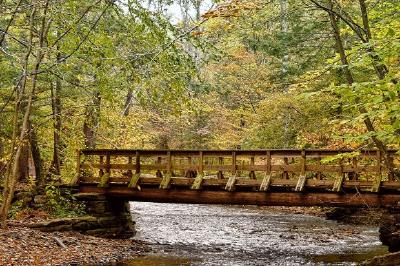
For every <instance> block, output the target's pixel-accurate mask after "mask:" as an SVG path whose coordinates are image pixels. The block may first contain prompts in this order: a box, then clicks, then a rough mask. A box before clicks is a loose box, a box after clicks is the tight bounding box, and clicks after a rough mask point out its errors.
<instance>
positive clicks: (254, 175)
mask: <svg viewBox="0 0 400 266" xmlns="http://www.w3.org/2000/svg"><path fill="white" fill-rule="evenodd" d="M254 164H255V162H254V156H252V157H250V165H251V166H254ZM249 177H250V179H256V174H255V172H254V170H251V171H250V173H249Z"/></svg>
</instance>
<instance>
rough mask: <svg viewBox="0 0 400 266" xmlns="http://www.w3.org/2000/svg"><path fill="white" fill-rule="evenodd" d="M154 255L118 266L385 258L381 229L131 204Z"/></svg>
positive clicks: (219, 209)
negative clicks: (380, 238) (382, 256)
mask: <svg viewBox="0 0 400 266" xmlns="http://www.w3.org/2000/svg"><path fill="white" fill-rule="evenodd" d="M131 211H132V215H133V219H134V220H135V221H136V229H137V235H136V237H135V238H137V239H140V240H144V241H146V242H148V243H150V244H151V245H152V248H153V250H154V253H153V254H149V255H146V256H143V257H139V258H136V259H133V260H131V261H126V262H123V263H119V264H118V265H124V266H130V265H146V266H147V265H325V264H330V265H352V264H355V262H359V261H363V260H365V259H368V258H371V257H373V256H376V255H381V254H384V253H386V252H387V251H386V248H385V247H384V246H382V245H381V243H380V241H379V238H378V228H377V227H372V226H354V225H346V224H340V223H337V222H335V221H328V220H325V219H324V218H321V217H316V216H312V215H306V214H291V213H289V214H288V213H287V212H280V211H277V210H276V209H270V208H262V207H256V206H221V205H191V204H165V203H163V204H158V203H139V202H135V203H131Z"/></svg>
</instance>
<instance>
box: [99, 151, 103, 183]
mask: <svg viewBox="0 0 400 266" xmlns="http://www.w3.org/2000/svg"><path fill="white" fill-rule="evenodd" d="M99 163H100V170H99V178H101V177H102V176H103V175H104V170H103V167H104V156H103V155H100V156H99Z"/></svg>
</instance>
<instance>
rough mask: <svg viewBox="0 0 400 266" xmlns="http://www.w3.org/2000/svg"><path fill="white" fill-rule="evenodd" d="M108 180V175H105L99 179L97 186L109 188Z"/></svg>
mask: <svg viewBox="0 0 400 266" xmlns="http://www.w3.org/2000/svg"><path fill="white" fill-rule="evenodd" d="M109 180H110V174H109V173H105V174H104V175H102V176H101V177H100V181H99V184H98V187H102V188H104V187H108V186H109Z"/></svg>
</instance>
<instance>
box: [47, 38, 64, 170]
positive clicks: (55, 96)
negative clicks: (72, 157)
mask: <svg viewBox="0 0 400 266" xmlns="http://www.w3.org/2000/svg"><path fill="white" fill-rule="evenodd" d="M57 50H59V48H58V46H57ZM60 60H61V54H60V52H59V51H58V52H57V62H60ZM60 93H61V80H60V79H59V78H57V80H56V82H55V86H53V84H51V107H52V110H53V159H52V162H51V166H50V170H49V174H54V175H57V176H59V175H60V174H61V164H62V158H61V152H60V150H61V148H62V147H63V143H62V139H61V136H60V133H61V127H62V120H61V98H60Z"/></svg>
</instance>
